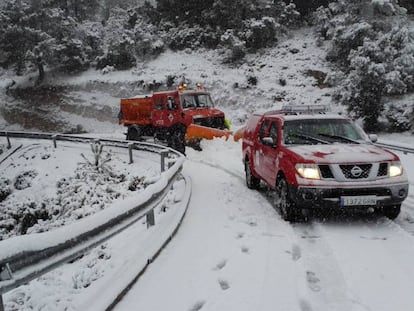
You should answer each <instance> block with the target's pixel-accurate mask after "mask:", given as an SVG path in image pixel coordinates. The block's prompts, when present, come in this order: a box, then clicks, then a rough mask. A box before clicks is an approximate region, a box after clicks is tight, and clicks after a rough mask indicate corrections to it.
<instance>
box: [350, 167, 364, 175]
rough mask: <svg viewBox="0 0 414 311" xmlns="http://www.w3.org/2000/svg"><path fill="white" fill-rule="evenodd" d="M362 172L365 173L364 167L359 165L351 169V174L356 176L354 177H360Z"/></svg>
mask: <svg viewBox="0 0 414 311" xmlns="http://www.w3.org/2000/svg"><path fill="white" fill-rule="evenodd" d="M362 173H363V170H362V168H360V167H359V166H354V167H353V168H352V169H351V174H352V176H354V177H360V176H361V175H362Z"/></svg>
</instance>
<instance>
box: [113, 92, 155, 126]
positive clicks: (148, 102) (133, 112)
mask: <svg viewBox="0 0 414 311" xmlns="http://www.w3.org/2000/svg"><path fill="white" fill-rule="evenodd" d="M121 109H122V111H123V113H124V119H122V120H120V121H119V122H120V124H124V125H129V124H140V125H149V124H151V116H152V111H153V110H154V101H153V98H152V97H145V98H141V97H137V98H123V99H121Z"/></svg>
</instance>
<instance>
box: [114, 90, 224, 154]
mask: <svg viewBox="0 0 414 311" xmlns="http://www.w3.org/2000/svg"><path fill="white" fill-rule="evenodd" d="M120 108H121V109H120V112H119V116H118V117H119V124H122V125H124V126H126V127H127V133H126V136H127V139H129V140H141V139H143V138H144V137H148V136H153V137H155V138H156V139H158V140H162V141H166V142H167V145H168V146H169V147H172V148H174V149H176V150H178V151H180V152H182V153H185V145H186V144H192V143H195V144H197V143H198V142H199V141H200V140H201V139H213V138H214V137H226V139H227V138H228V137H229V135H230V134H231V132H230V131H229V130H228V126H227V122H226V120H225V116H224V113H223V112H222V111H220V110H218V109H216V108H214V104H213V101H212V99H211V97H210V94H209V93H208V92H207V91H206V90H205V89H203V88H202V86H201V85H197V89H195V90H189V89H187V88H186V86H185V85H184V86H180V87H179V88H178V90H172V91H163V92H154V93H152V94H149V95H140V96H136V97H132V98H123V99H121V107H120Z"/></svg>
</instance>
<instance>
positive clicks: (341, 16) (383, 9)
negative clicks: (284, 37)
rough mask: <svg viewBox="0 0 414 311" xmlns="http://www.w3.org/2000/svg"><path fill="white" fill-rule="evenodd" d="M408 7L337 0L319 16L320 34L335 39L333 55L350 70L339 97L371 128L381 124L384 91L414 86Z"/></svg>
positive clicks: (388, 0)
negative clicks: (407, 20) (406, 16)
mask: <svg viewBox="0 0 414 311" xmlns="http://www.w3.org/2000/svg"><path fill="white" fill-rule="evenodd" d="M405 12H406V10H405V9H403V8H402V7H400V6H399V5H398V3H397V1H395V0H362V1H358V2H354V1H345V0H338V1H336V2H333V3H331V4H330V5H329V8H320V9H318V10H317V12H316V13H315V15H314V17H315V18H316V25H317V27H316V28H317V31H318V32H319V34H320V36H321V39H323V40H331V41H329V45H328V46H329V52H328V57H329V59H330V60H332V61H334V62H335V63H336V64H339V65H340V66H341V68H342V71H343V72H344V75H345V79H342V80H341V81H340V82H339V85H338V92H337V94H338V96H337V98H338V99H339V101H340V102H341V103H342V104H345V105H347V107H348V109H349V111H350V112H351V113H352V114H353V115H354V116H356V117H359V118H363V119H364V120H365V126H366V128H367V129H375V128H376V127H378V118H379V117H380V116H381V114H382V111H383V110H384V108H385V107H384V101H383V96H392V95H399V94H405V93H407V92H408V91H411V90H413V89H414V86H413V76H414V71H413V64H414V34H413V31H412V30H410V29H409V28H407V23H406V21H405Z"/></svg>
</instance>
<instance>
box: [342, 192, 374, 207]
mask: <svg viewBox="0 0 414 311" xmlns="http://www.w3.org/2000/svg"><path fill="white" fill-rule="evenodd" d="M358 205H377V197H376V196H375V195H360V196H347V197H341V206H358Z"/></svg>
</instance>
